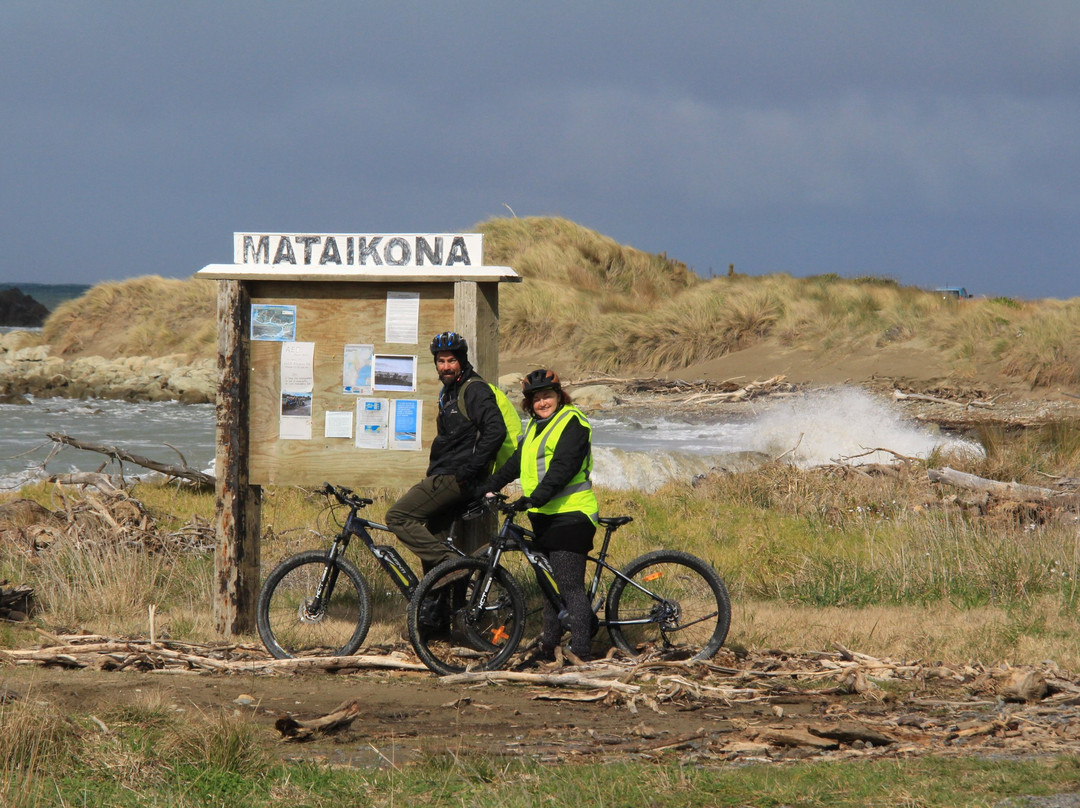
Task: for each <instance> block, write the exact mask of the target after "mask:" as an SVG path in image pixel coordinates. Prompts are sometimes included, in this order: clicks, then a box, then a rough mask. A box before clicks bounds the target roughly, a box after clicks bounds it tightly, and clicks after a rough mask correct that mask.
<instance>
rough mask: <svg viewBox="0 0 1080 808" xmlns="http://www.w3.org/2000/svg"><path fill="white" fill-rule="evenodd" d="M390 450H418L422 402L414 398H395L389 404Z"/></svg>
mask: <svg viewBox="0 0 1080 808" xmlns="http://www.w3.org/2000/svg"><path fill="white" fill-rule="evenodd" d="M390 404H391V406H392V407H393V411H392V412H391V415H390V448H391V449H419V448H420V438H421V436H420V417H421V412H422V409H423V402H422V401H420V400H418V399H415V398H395V399H393V400H392V401H391V402H390Z"/></svg>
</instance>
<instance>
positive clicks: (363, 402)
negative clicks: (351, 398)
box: [356, 398, 390, 449]
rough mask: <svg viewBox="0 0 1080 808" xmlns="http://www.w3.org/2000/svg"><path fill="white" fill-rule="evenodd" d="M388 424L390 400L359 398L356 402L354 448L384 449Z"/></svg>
mask: <svg viewBox="0 0 1080 808" xmlns="http://www.w3.org/2000/svg"><path fill="white" fill-rule="evenodd" d="M389 423H390V399H387V398H361V399H359V400H357V402H356V448H357V449H385V448H386V443H387V440H386V434H387V432H388V429H387V427H388V425H389Z"/></svg>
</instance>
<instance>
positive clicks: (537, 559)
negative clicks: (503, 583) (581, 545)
mask: <svg viewBox="0 0 1080 808" xmlns="http://www.w3.org/2000/svg"><path fill="white" fill-rule="evenodd" d="M491 507H493V508H497V507H498V506H497V505H494V504H493V505H492V506H491ZM629 521H631V520H630V517H615V518H609V519H608V518H605V519H601V520H600V522H601V524H603V525H604V527H605V531H604V540H603V542H601V545H600V550H599V552H598V553H597V554H596V555H595V556H594V555H591V554H587V555H586V556H585V559H586V561H591V562H592V563H593V566H594V572H593V575H592V580H591V581H590V582H589V585H588V587H586V590H585V594H586V596H587V597H588V599H589V604H590V605H591V607H592V611H593V613H594V614H597V615H598V620H599V624H600V625H601V626H605V627H606V626H607V625H608V621H607V619H606V616H605V617H604V618H599V612H600V608H601V606H602V605H603V599H602V598H598V597H597V594H598V592H599V591H600V579H601V578H602V576H603V574H604V570H607V571H608V572H610V573H611V574H612V575H613V576H615V577H616V578H621V579H622V580H624V581H626V582H627V583H628V584H629V585H631V586H633V587H634V588H635V589H638V590H640V591H641V592H644V593H645V594H647V595H649V596H650V597H652V598H654V599H655V600H657V601H658V602H663V599H662V598H660V597H658V596H657V595H656V594H654V593H653V592H650V591H649V590H648V589H647V588H645V587H643V586H642V585H641V584H639V583H638V582H637V581H635V580H633V579H632V578H628V577H627V576H625V575H623V573H622V571H621V570H618V569H616V568H615V567H613V566H611V564H609V563H608V562H607V554H608V547H609V545H610V544H611V537H612V536H613V535H614V533H615V531H616V530H618V529H619V528H620V527H621V526H622V525H624V524H626V523H627V522H629ZM535 539H536V534H535V533H534V532H533V531H531V530H529V529H528V528H526V527H524V526H523V525H519V524H516V523H515V522H514V512H512V511H510V512H506V513H505V516H504V517H503V523H502V527H501V528H500V529H499V533H498V536H497V537H496V541H494V542H492V544H491V548H490V549H489V550H488V553H487V555H488V558H489V564H488V566H489V570H491V569H494V568H495V567H497V566H499V564H500V562H501V560H502V556H503V554H504V553H507V552H513V551H515V550H518V551H520V552H521V553H522V554H524V556H525V559H526V560H527V561H528V562H529V566H530V567H532V569H533V572H534V574H535V575H536V581H537V583H538V584H539V586H540V589H541V591H542V592H543V593H544V596H545V597H546V598H548V599H549V600H550V601H551V603H552V604H554V605H555V607H556V608H557V609H558V610H559V615H560V617H561V616H562V615H563V614H564V613H565V612H566V602H565V601H564V600H563V597H562V594H561V593H560V592H559V585H558V584H557V583H556V582H555V576H554V575H553V573H552V570H551V564H550V562H549V561H548V559H547V556H546V555H544V554H543V553H542V552H541V551H540V550H538V549H537V548H536V545H535V542H534V540H535ZM490 587H491V574H490V572H489V574H488V575H486V576H485V579H484V581H483V583H482V585H481V587H480V589H479V590H478V593H477V594H478V595H479V597H478V598H477V599H476V606H477V608H479V609H481V610H482V609H483V606H484V604H485V603H486V601H487V596H488V592H489V591H490ZM650 622H654V621H653V619H652V618H651V617H645V618H639V619H636V620H620V621H619V625H627V626H629V625H637V624H642V625H644V624H646V623H650Z"/></svg>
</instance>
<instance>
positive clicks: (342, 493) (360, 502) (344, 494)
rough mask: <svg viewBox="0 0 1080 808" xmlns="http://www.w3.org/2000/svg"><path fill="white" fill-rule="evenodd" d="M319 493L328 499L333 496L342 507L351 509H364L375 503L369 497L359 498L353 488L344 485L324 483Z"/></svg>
mask: <svg viewBox="0 0 1080 808" xmlns="http://www.w3.org/2000/svg"><path fill="white" fill-rule="evenodd" d="M319 493H320V494H325V495H326V496H328V497H329V496H332V497H334V498H335V499H336V500H337V501H338V502H340V503H341V504H342V505H348V506H349V507H350V508H363V507H366V506H368V505H371V504H372V503H373V502H374V501H375V500H373V499H368V498H367V497H360V496H357V495H356V494H354V493H353V491H352V489H351V488H346V487H345V486H343V485H331V484H330V483H323V487H322V488H321V489H320V490H319Z"/></svg>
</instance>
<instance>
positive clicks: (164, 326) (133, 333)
mask: <svg viewBox="0 0 1080 808" xmlns="http://www.w3.org/2000/svg"><path fill="white" fill-rule="evenodd" d="M42 339H43V341H44V342H45V343H46V344H48V345H51V346H52V350H53V354H54V355H60V356H102V357H105V358H106V359H116V358H120V357H125V356H165V355H168V354H182V355H184V356H185V357H187V358H188V359H189V360H194V359H204V358H212V357H213V356H215V355H216V353H217V296H216V286H215V284H214V282H213V281H207V280H202V279H194V278H192V279H188V280H178V279H174V278H161V277H156V276H144V277H140V278H132V279H130V280H126V281H115V282H114V281H110V282H106V283H100V284H98V285H96V286H94V287H92V288H91V289H90V290H89V291H87V292H86V294H84V295H83V296H82V297H79V298H76V299H74V300H69V301H66V302H65V303H63V304H61V305H60V306H59V307H57V309H56V311H55V312H53V313H52V314H51V315H50V316H49V318H48V320H46V322H45V327H44V328H43V330H42Z"/></svg>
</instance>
